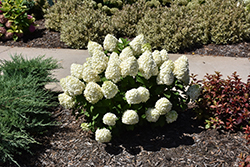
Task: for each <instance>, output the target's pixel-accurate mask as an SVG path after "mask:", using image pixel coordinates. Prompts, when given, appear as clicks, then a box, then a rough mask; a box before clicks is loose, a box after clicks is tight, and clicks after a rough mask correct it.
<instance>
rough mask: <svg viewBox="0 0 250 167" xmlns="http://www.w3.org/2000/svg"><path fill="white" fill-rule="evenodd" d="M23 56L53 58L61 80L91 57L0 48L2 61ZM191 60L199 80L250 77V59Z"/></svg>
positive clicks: (84, 53) (70, 52)
mask: <svg viewBox="0 0 250 167" xmlns="http://www.w3.org/2000/svg"><path fill="white" fill-rule="evenodd" d="M15 54H22V55H23V56H24V57H26V58H33V57H36V56H39V55H45V57H46V58H48V57H53V58H54V59H57V60H58V61H59V63H60V64H61V65H62V67H63V69H58V70H55V71H54V73H53V74H54V75H55V77H56V78H57V79H58V80H60V79H61V78H64V77H66V76H68V75H70V66H71V64H72V63H78V64H83V63H84V62H85V61H86V58H87V57H89V54H88V51H87V50H76V49H43V48H23V47H8V46H0V59H5V60H11V58H10V55H15ZM180 56H181V55H180V54H169V58H170V59H171V60H173V61H174V60H176V59H177V58H178V57H180ZM186 56H187V57H188V59H189V66H190V67H189V68H190V74H191V73H194V74H198V77H197V78H198V79H203V78H204V75H205V74H206V73H209V74H214V71H219V72H221V74H222V75H223V77H222V78H227V76H231V75H232V73H233V72H234V71H237V74H238V75H240V77H241V78H242V81H243V82H247V77H248V75H250V58H232V57H218V56H217V57H214V56H200V55H186ZM48 88H50V89H52V90H61V88H60V85H59V84H58V83H52V84H50V85H48Z"/></svg>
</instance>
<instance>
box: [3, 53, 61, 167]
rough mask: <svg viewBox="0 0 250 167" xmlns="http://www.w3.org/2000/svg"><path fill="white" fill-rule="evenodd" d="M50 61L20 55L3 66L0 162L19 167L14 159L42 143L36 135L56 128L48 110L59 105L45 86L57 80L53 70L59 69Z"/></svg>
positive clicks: (55, 63)
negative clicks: (52, 76)
mask: <svg viewBox="0 0 250 167" xmlns="http://www.w3.org/2000/svg"><path fill="white" fill-rule="evenodd" d="M58 67H59V65H58V64H57V62H56V61H55V60H53V59H51V58H49V59H44V60H42V57H38V58H35V59H31V60H25V59H24V58H22V57H21V55H15V56H12V61H6V60H4V61H1V64H0V73H1V75H0V115H1V117H0V138H1V142H0V163H5V162H10V163H15V164H17V165H18V162H16V161H15V158H14V157H15V156H18V155H20V154H22V152H23V151H27V152H30V153H31V152H32V145H33V144H39V143H38V142H37V141H36V140H35V139H34V135H37V134H40V133H42V132H44V131H45V130H46V129H45V128H46V127H48V126H53V125H54V123H53V122H51V120H50V115H51V113H50V112H49V110H50V109H51V108H52V107H55V106H57V105H58V103H57V102H56V99H55V96H54V94H52V93H51V92H50V91H47V90H45V89H44V85H45V84H46V83H48V82H50V81H54V80H55V79H53V78H51V76H50V75H51V70H54V69H56V68H58Z"/></svg>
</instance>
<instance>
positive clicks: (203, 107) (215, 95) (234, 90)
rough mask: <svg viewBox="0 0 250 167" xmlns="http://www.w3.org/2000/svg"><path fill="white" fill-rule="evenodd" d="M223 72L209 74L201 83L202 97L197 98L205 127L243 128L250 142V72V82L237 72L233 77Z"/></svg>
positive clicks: (249, 77) (195, 82)
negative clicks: (242, 79)
mask: <svg viewBox="0 0 250 167" xmlns="http://www.w3.org/2000/svg"><path fill="white" fill-rule="evenodd" d="M221 76H222V75H221V74H220V72H215V74H213V75H209V74H206V75H205V79H204V80H202V81H196V79H195V76H193V79H194V82H193V83H194V84H201V86H202V91H201V95H200V98H199V99H198V100H197V101H196V102H197V105H198V107H199V110H198V111H199V114H200V115H202V116H203V117H205V118H206V119H207V120H206V128H216V129H227V130H232V131H234V130H244V133H245V134H246V139H247V140H248V143H249V142H250V127H249V126H248V125H249V124H250V75H249V76H248V81H247V83H244V82H242V81H241V78H239V75H237V74H236V72H234V73H233V74H232V77H229V76H228V78H227V79H222V78H221Z"/></svg>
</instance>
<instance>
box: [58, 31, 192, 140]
mask: <svg viewBox="0 0 250 167" xmlns="http://www.w3.org/2000/svg"><path fill="white" fill-rule="evenodd" d="M146 42H147V41H146V40H145V38H144V35H142V34H141V35H138V36H137V37H136V38H134V39H133V40H132V41H131V42H129V41H127V40H126V39H119V40H118V39H116V37H115V36H113V35H110V34H108V35H107V36H106V37H105V39H104V43H103V46H102V45H101V44H98V43H97V42H94V41H89V43H88V51H89V55H90V57H89V58H87V60H86V62H85V63H84V64H83V65H80V64H72V65H71V76H67V77H66V78H62V79H61V80H60V84H61V87H62V89H63V91H64V93H62V94H60V95H59V101H60V104H61V105H62V106H63V107H65V108H68V109H72V111H73V114H75V115H76V116H77V117H78V116H79V115H82V114H84V115H85V116H86V120H87V122H84V123H83V124H82V128H83V129H84V130H88V129H89V130H91V131H92V132H95V139H96V140H97V141H98V142H109V141H110V140H111V138H112V135H116V134H118V133H121V132H122V131H123V130H133V129H134V127H136V126H143V125H146V124H151V125H152V126H164V125H165V123H172V122H174V121H176V119H177V118H178V112H177V111H183V110H184V109H185V108H186V107H187V102H188V101H189V99H190V98H189V96H191V97H192V98H193V97H196V95H192V91H190V95H189V96H187V95H185V94H186V91H185V90H186V86H187V85H188V84H189V64H188V59H187V57H186V56H184V55H183V56H181V57H180V58H178V59H177V60H176V61H175V62H173V61H171V60H169V57H168V54H167V51H166V50H161V51H154V52H152V51H151V50H150V49H149V48H150V47H147V48H148V49H145V47H143V46H144V45H145V44H147V43H146ZM153 53H154V54H153ZM156 54H157V56H154V55H156Z"/></svg>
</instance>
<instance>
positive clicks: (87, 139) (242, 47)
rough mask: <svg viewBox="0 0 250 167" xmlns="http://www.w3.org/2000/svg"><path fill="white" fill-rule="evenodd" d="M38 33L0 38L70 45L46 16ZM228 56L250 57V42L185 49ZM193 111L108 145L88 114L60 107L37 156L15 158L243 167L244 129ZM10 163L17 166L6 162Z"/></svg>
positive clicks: (58, 165) (38, 165)
mask: <svg viewBox="0 0 250 167" xmlns="http://www.w3.org/2000/svg"><path fill="white" fill-rule="evenodd" d="M37 24H39V25H40V26H39V27H38V29H37V32H36V33H34V34H32V35H30V36H25V37H24V38H23V39H20V40H19V41H17V42H13V41H0V45H4V46H19V47H40V48H68V47H67V46H66V45H65V44H64V43H63V42H61V41H60V33H59V32H54V31H50V30H47V29H46V28H45V27H44V20H38V21H37ZM183 53H186V54H200V55H213V56H229V57H250V43H249V42H242V43H239V44H235V45H213V44H211V45H206V46H203V47H201V48H196V49H193V50H189V51H185V52H183ZM192 108H193V106H192V105H191V106H190V107H189V109H188V110H186V111H183V112H182V113H181V114H179V118H178V120H177V121H176V122H174V123H172V124H169V125H166V126H164V127H162V128H155V129H152V128H151V127H141V128H137V129H135V130H134V131H131V132H126V133H124V134H122V135H121V136H120V137H113V138H112V141H111V142H110V143H107V144H102V143H98V142H96V141H95V139H94V135H93V134H92V133H91V132H84V131H82V130H81V127H80V124H81V123H82V122H84V121H85V120H84V116H81V117H80V118H78V120H76V119H75V117H74V116H72V115H71V111H69V110H66V109H63V108H62V107H61V106H58V107H57V108H55V109H53V112H52V118H53V119H54V120H55V121H57V122H59V123H60V125H58V126H55V127H52V128H50V129H48V131H47V132H46V133H45V134H43V135H41V136H36V140H37V141H39V142H40V143H41V145H36V146H34V150H35V151H34V155H32V156H31V155H30V154H28V153H24V154H23V155H22V156H16V160H17V161H18V162H19V163H20V165H21V166H22V167H66V166H67V167H76V166H77V167H78V166H97V167H99V166H106V167H107V166H146V167H147V166H159V167H168V166H169V167H173V166H176V167H178V166H180V167H183V166H191V167H206V166H209V167H210V166H211V167H212V166H213V167H214V166H220V167H223V166H225V167H229V166H230V167H233V166H238V163H239V162H240V161H241V158H243V159H244V158H245V157H246V156H247V155H249V153H250V146H247V145H246V143H247V141H246V140H245V139H244V134H243V133H242V132H228V131H218V130H215V129H213V130H206V129H204V120H198V119H197V118H196V117H195V115H194V113H193V112H192ZM4 166H6V167H14V166H15V165H8V164H5V165H4Z"/></svg>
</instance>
